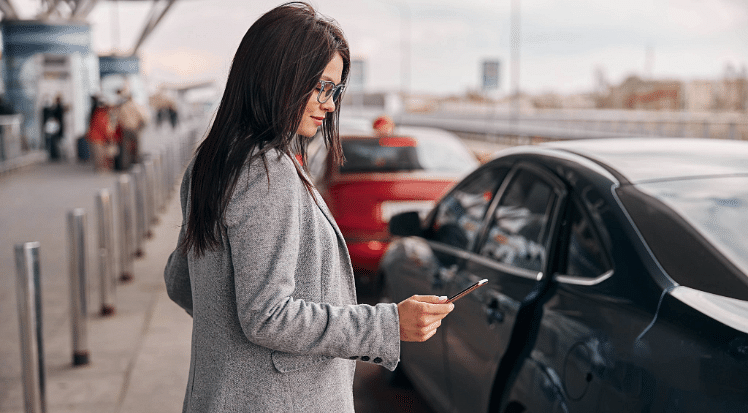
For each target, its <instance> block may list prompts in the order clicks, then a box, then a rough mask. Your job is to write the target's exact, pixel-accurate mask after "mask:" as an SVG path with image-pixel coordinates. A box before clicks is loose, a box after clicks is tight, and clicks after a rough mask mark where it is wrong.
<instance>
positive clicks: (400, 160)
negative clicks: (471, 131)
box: [340, 136, 477, 173]
mask: <svg viewBox="0 0 748 413" xmlns="http://www.w3.org/2000/svg"><path fill="white" fill-rule="evenodd" d="M341 143H342V146H343V154H344V155H345V159H346V161H345V164H343V166H342V167H341V168H340V172H341V173H356V172H394V171H416V170H425V171H430V172H449V173H464V172H468V171H470V170H472V169H473V168H475V167H476V166H477V161H476V159H475V157H474V156H473V155H472V154H471V153H470V152H469V151H468V150H467V149H466V148H465V146H464V145H462V144H461V143H460V142H459V141H457V140H456V138H455V139H444V138H441V137H435V138H433V139H431V138H429V139H417V138H412V137H409V136H389V137H384V138H350V139H343V140H342V142H341Z"/></svg>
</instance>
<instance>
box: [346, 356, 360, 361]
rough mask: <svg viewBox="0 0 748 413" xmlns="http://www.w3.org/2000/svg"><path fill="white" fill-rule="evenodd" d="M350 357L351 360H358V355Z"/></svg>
mask: <svg viewBox="0 0 748 413" xmlns="http://www.w3.org/2000/svg"><path fill="white" fill-rule="evenodd" d="M348 358H349V359H351V360H357V359H358V356H350V357H348Z"/></svg>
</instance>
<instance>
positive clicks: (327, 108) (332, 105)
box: [322, 98, 335, 112]
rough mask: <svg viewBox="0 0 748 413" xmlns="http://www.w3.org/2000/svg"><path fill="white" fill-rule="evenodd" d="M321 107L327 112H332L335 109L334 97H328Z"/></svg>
mask: <svg viewBox="0 0 748 413" xmlns="http://www.w3.org/2000/svg"><path fill="white" fill-rule="evenodd" d="M322 109H324V110H325V111H327V112H334V111H335V99H332V98H330V99H328V100H327V102H325V103H323V104H322Z"/></svg>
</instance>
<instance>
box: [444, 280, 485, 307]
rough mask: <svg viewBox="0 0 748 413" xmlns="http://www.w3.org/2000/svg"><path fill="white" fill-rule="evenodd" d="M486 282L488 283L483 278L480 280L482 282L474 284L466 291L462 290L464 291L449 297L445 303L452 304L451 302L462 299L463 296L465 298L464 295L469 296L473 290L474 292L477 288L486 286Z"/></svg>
mask: <svg viewBox="0 0 748 413" xmlns="http://www.w3.org/2000/svg"><path fill="white" fill-rule="evenodd" d="M487 282H488V280H487V279H485V278H484V279H482V280H480V281H478V282H476V283H475V284H473V285H471V286H470V287H468V288H466V289H464V290H462V291H460V292H459V293H457V294H455V295H453V296H451V297H449V298H448V299H447V302H448V303H453V302H455V301H457V300H459V299H460V298H462V297H464V296H466V295H468V294H470V293H471V292H473V291H474V290H475V289H476V288H478V287H483V286H484V285H486V283H487Z"/></svg>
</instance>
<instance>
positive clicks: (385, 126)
mask: <svg viewBox="0 0 748 413" xmlns="http://www.w3.org/2000/svg"><path fill="white" fill-rule="evenodd" d="M371 126H372V128H374V134H375V135H376V136H389V135H392V133H393V132H394V131H395V121H393V120H392V118H390V117H389V116H387V115H382V116H379V117H377V118H376V119H374V122H373V123H372V125H371Z"/></svg>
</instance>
